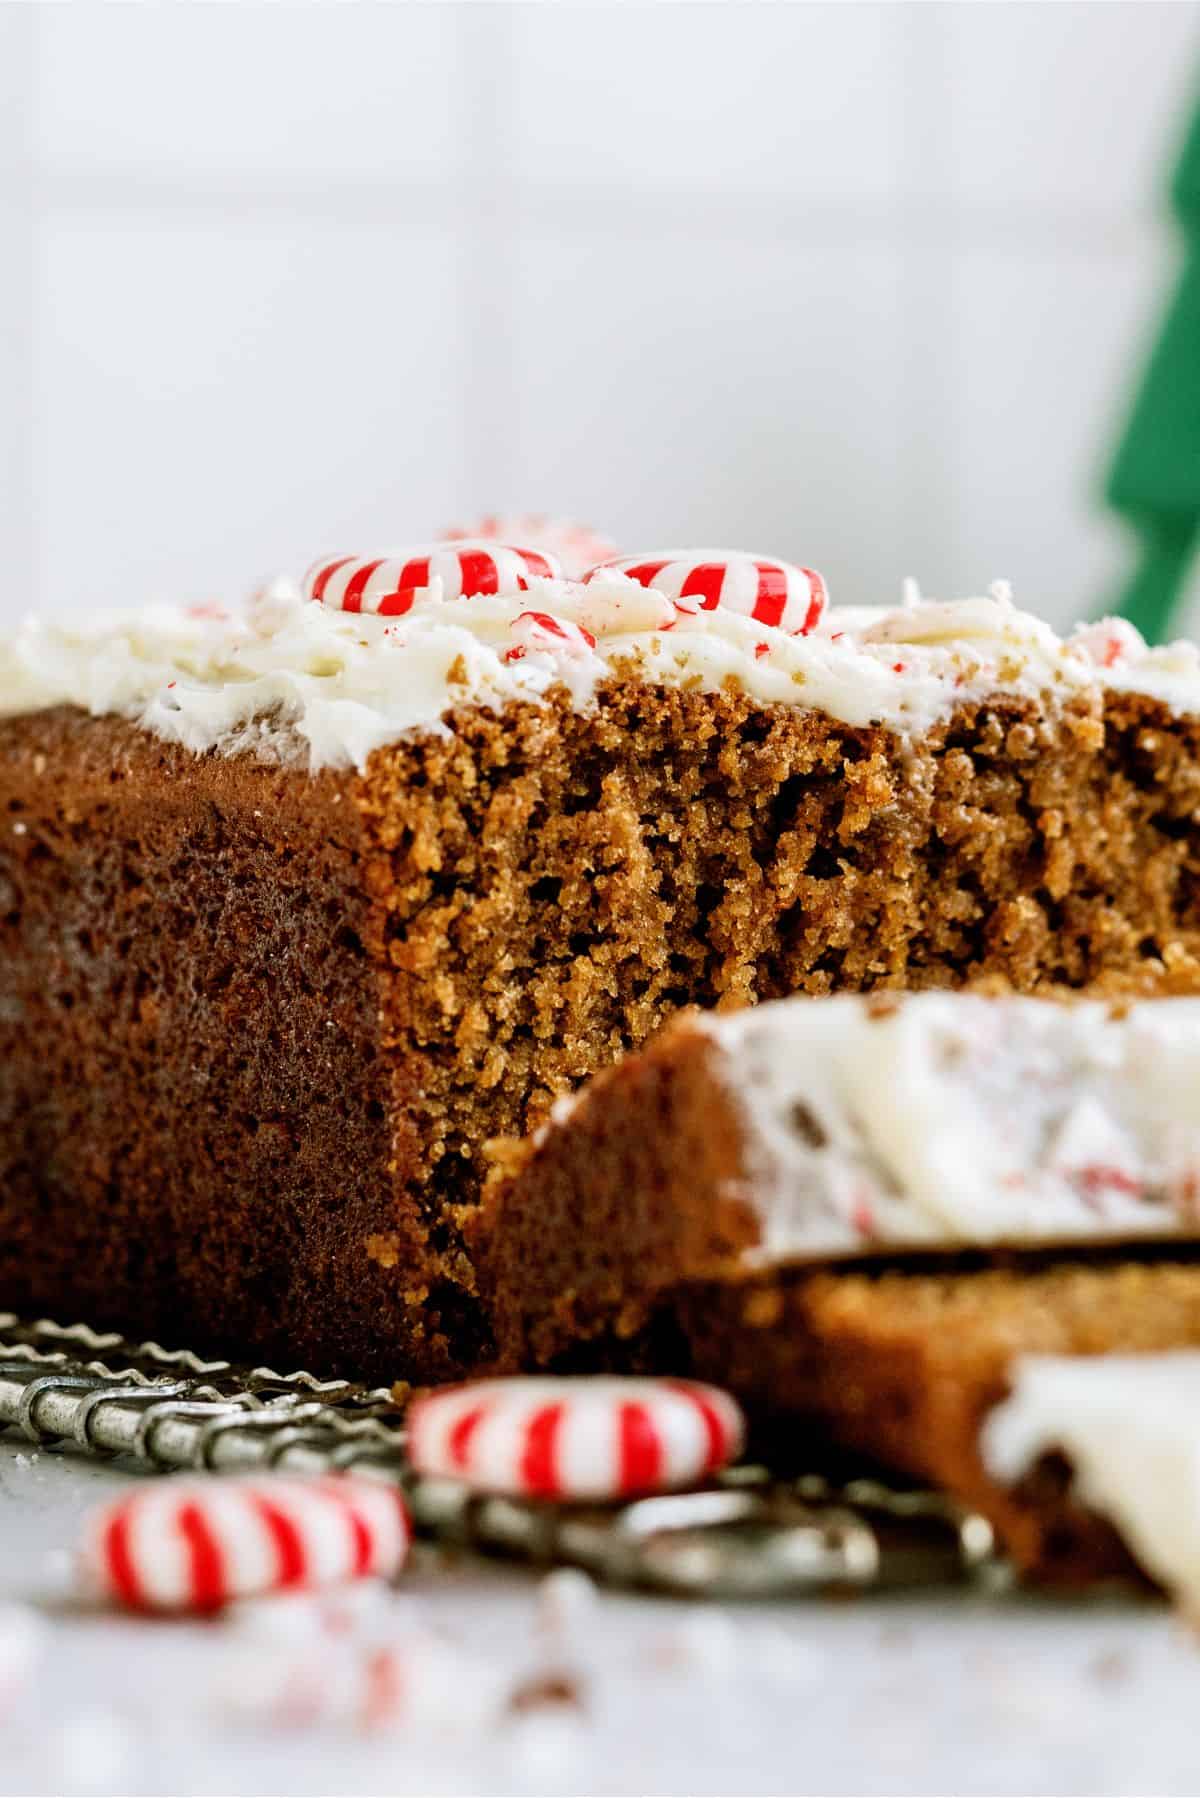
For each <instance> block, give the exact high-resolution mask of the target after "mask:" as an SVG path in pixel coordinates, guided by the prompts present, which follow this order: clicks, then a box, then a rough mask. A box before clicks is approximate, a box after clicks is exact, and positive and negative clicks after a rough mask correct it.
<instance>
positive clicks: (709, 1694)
mask: <svg viewBox="0 0 1200 1798" xmlns="http://www.w3.org/2000/svg"><path fill="white" fill-rule="evenodd" d="M142 1477H147V1476H139V1475H136V1474H133V1475H130V1474H126V1473H123V1472H120V1471H118V1470H117V1469H115V1468H113V1467H105V1466H100V1465H92V1464H90V1463H87V1462H85V1461H83V1460H81V1459H79V1458H77V1457H75V1456H73V1455H70V1454H67V1453H63V1454H61V1455H60V1454H58V1453H54V1452H50V1451H47V1450H45V1449H41V1450H34V1449H32V1448H31V1447H30V1446H29V1445H27V1444H25V1445H22V1444H21V1443H20V1442H19V1441H18V1440H16V1439H14V1438H13V1437H11V1436H7V1437H5V1438H3V1439H0V1600H5V1601H7V1600H14V1599H15V1600H21V1601H30V1602H35V1603H37V1604H38V1605H39V1608H40V1609H41V1611H42V1614H43V1616H44V1617H45V1618H46V1647H45V1651H44V1652H43V1654H42V1656H41V1658H40V1661H39V1662H38V1664H37V1667H36V1671H35V1674H34V1677H33V1679H32V1682H31V1684H30V1685H28V1686H27V1688H26V1689H25V1691H24V1692H23V1693H22V1694H19V1695H18V1696H17V1697H16V1698H14V1699H13V1700H11V1701H10V1703H9V1706H8V1709H7V1712H6V1713H5V1714H4V1717H3V1723H4V1728H5V1739H4V1751H3V1755H2V1756H0V1791H3V1792H11V1793H61V1794H70V1793H74V1792H81V1793H105V1794H107V1793H171V1794H185V1793H231V1792H232V1793H239V1794H254V1793H293V1792H295V1793H334V1792H336V1793H344V1794H352V1793H376V1792H378V1793H397V1794H398V1793H472V1794H491V1793H524V1792H528V1793H554V1792H563V1793H632V1794H651V1793H680V1794H693V1795H697V1798H698V1795H699V1794H703V1793H743V1792H744V1793H760V1792H761V1793H776V1792H778V1793H809V1792H814V1793H815V1792H821V1793H843V1792H844V1793H920V1794H936V1793H955V1794H966V1793H976V1792H978V1793H1022V1794H1033V1793H1055V1794H1060V1795H1065V1794H1068V1793H1135V1792H1151V1791H1152V1792H1161V1793H1168V1792H1169V1793H1176V1792H1178V1793H1195V1792H1197V1791H1200V1732H1198V1731H1197V1728H1196V1719H1197V1716H1198V1715H1200V1646H1197V1644H1196V1643H1195V1642H1194V1641H1193V1640H1192V1638H1191V1637H1190V1635H1189V1634H1188V1633H1187V1632H1186V1631H1185V1630H1184V1628H1183V1627H1182V1625H1181V1624H1180V1623H1179V1622H1177V1621H1176V1620H1175V1619H1174V1618H1173V1617H1172V1616H1171V1614H1170V1612H1169V1611H1168V1609H1167V1607H1166V1606H1165V1605H1162V1604H1155V1603H1152V1602H1148V1601H1147V1602H1133V1601H1130V1602H1119V1601H1113V1600H1111V1599H1109V1600H1105V1601H1103V1602H1090V1603H1083V1602H1077V1603H1073V1604H1068V1603H1062V1602H1056V1603H1051V1602H1047V1601H1043V1600H1034V1599H1031V1598H1029V1597H1022V1596H1019V1595H1007V1596H999V1595H988V1594H984V1593H965V1592H964V1593H946V1594H943V1595H940V1596H893V1597H880V1598H869V1597H864V1598H855V1599H848V1600H841V1601H837V1600H829V1599H823V1600H811V1601H803V1602H790V1603H787V1604H778V1605H769V1606H732V1605H724V1606H720V1607H709V1606H694V1605H688V1604H677V1603H672V1602H669V1601H658V1600H652V1599H642V1598H630V1597H625V1596H622V1595H616V1594H600V1595H598V1596H597V1597H596V1599H595V1601H594V1602H593V1603H585V1604H583V1605H582V1607H581V1609H580V1611H579V1612H578V1613H577V1614H576V1615H575V1617H574V1620H573V1621H570V1622H568V1623H567V1624H566V1625H560V1626H559V1627H558V1629H557V1630H554V1629H548V1628H547V1625H546V1623H545V1621H544V1618H545V1611H546V1602H547V1601H546V1597H545V1595H544V1594H542V1595H539V1580H538V1578H537V1576H535V1575H532V1574H530V1575H526V1574H525V1573H524V1572H522V1571H520V1570H515V1569H507V1568H500V1567H489V1566H480V1565H479V1564H478V1563H476V1562H470V1561H462V1562H459V1563H456V1564H453V1565H445V1564H441V1563H435V1562H434V1561H433V1559H432V1557H429V1558H426V1557H418V1561H417V1563H416V1564H414V1565H413V1566H412V1567H411V1569H410V1570H409V1571H408V1573H407V1574H406V1575H405V1579H404V1585H403V1595H400V1596H398V1597H397V1598H396V1599H395V1600H393V1599H391V1598H390V1597H389V1598H385V1600H384V1607H385V1612H384V1616H383V1625H384V1626H385V1627H386V1628H388V1629H390V1628H391V1627H392V1615H391V1613H392V1608H393V1607H394V1608H395V1629H396V1631H397V1632H398V1634H399V1635H400V1636H403V1635H404V1633H405V1632H408V1633H409V1634H410V1635H411V1633H412V1631H413V1629H414V1628H420V1629H421V1630H423V1631H425V1632H427V1633H428V1632H434V1633H436V1634H437V1635H439V1636H441V1637H443V1638H444V1639H445V1642H446V1643H447V1644H448V1645H449V1646H448V1648H447V1651H446V1652H447V1655H448V1656H454V1657H458V1656H461V1662H462V1675H461V1684H462V1691H463V1694H464V1708H465V1709H468V1710H469V1709H471V1708H477V1707H473V1706H472V1705H471V1704H470V1703H469V1702H468V1699H469V1696H470V1694H471V1693H472V1692H473V1691H474V1690H475V1673H474V1670H475V1669H478V1668H480V1667H484V1666H486V1667H489V1668H491V1669H504V1670H505V1678H506V1679H509V1680H510V1681H511V1683H512V1684H516V1683H519V1682H520V1681H521V1679H522V1678H524V1677H527V1676H529V1675H530V1670H531V1669H532V1672H533V1674H534V1675H536V1674H537V1673H538V1672H539V1671H546V1670H548V1671H549V1672H552V1673H553V1672H556V1671H559V1670H563V1669H569V1670H570V1672H571V1675H572V1678H573V1679H574V1681H575V1683H576V1685H577V1687H578V1691H579V1695H580V1699H581V1702H580V1703H579V1704H578V1705H570V1704H562V1703H559V1704H549V1703H547V1704H543V1705H539V1706H536V1707H535V1708H533V1709H530V1710H526V1711H523V1712H521V1713H520V1714H518V1715H516V1716H513V1715H510V1714H506V1715H503V1716H502V1717H501V1718H500V1720H499V1721H489V1722H487V1723H481V1722H480V1721H478V1720H477V1719H476V1720H458V1719H456V1717H455V1715H454V1713H455V1712H456V1711H457V1709H458V1704H457V1699H456V1697H455V1696H454V1695H453V1694H451V1699H452V1702H451V1703H450V1704H449V1706H448V1711H449V1713H450V1714H448V1715H447V1716H444V1717H442V1718H440V1719H439V1718H438V1717H436V1716H435V1717H432V1718H430V1717H426V1718H425V1720H423V1721H421V1722H419V1723H417V1724H410V1725H408V1726H399V1727H396V1728H395V1729H394V1730H392V1731H389V1732H387V1733H384V1734H379V1733H376V1734H374V1735H368V1734H364V1733H362V1732H361V1731H359V1730H355V1729H352V1728H350V1727H345V1726H343V1727H337V1726H333V1725H323V1726H316V1725H307V1726H303V1727H295V1728H292V1729H291V1730H285V1729H282V1728H280V1727H278V1726H271V1725H268V1724H255V1723H247V1722H244V1721H242V1720H240V1719H239V1718H238V1717H237V1716H236V1715H235V1714H234V1711H233V1709H232V1707H231V1705H230V1704H229V1703H228V1701H227V1699H226V1698H225V1697H223V1696H221V1688H222V1686H228V1683H229V1678H230V1673H231V1670H232V1672H233V1674H234V1676H235V1677H236V1674H237V1669H238V1667H239V1666H240V1665H243V1664H244V1657H245V1656H246V1654H247V1652H248V1651H249V1652H250V1653H251V1654H252V1655H253V1656H254V1657H255V1658H257V1657H258V1656H259V1655H262V1656H268V1655H272V1654H277V1653H286V1652H292V1651H293V1649H294V1647H295V1646H296V1644H290V1645H289V1644H287V1643H282V1644H281V1643H273V1642H271V1641H268V1640H265V1639H263V1638H261V1637H258V1636H251V1635H248V1634H247V1632H245V1631H242V1632H241V1633H239V1632H238V1630H237V1629H236V1627H233V1626H229V1625H224V1624H207V1625H205V1624H196V1623H177V1622H150V1621H141V1620H137V1619H129V1618H122V1617H118V1616H112V1615H105V1614H98V1613H95V1612H92V1613H88V1612H81V1611H80V1610H79V1609H78V1608H77V1607H73V1606H72V1605H71V1604H69V1603H67V1602H65V1601H64V1600H63V1598H62V1596H61V1594H62V1592H63V1589H64V1586H65V1577H64V1575H65V1567H66V1554H65V1551H68V1550H69V1549H70V1548H71V1546H72V1544H73V1543H74V1542H75V1541H76V1539H77V1533H78V1524H79V1519H80V1516H81V1513H82V1512H83V1511H84V1509H85V1508H86V1507H87V1506H88V1505H90V1504H93V1503H95V1502H96V1501H97V1500H99V1499H100V1498H101V1497H103V1496H104V1495H106V1494H109V1493H111V1492H113V1491H114V1490H116V1489H118V1488H119V1487H120V1486H121V1485H122V1484H123V1483H125V1482H128V1481H129V1480H130V1479H137V1478H142ZM56 1593H57V1594H58V1597H57V1598H56V1597H55V1596H54V1595H55V1594H56ZM586 1596H587V1595H586V1593H585V1594H584V1597H585V1598H586ZM0 1616H2V1613H0ZM539 1617H541V1618H542V1619H543V1621H542V1622H541V1623H539V1621H538V1620H539ZM378 1625H379V1620H378V1619H377V1620H376V1626H377V1627H378ZM285 1633H286V1632H285ZM248 1643H249V1644H250V1647H249V1650H248V1648H247V1644H248ZM0 1645H2V1630H0ZM239 1655H240V1656H242V1657H243V1660H242V1661H239V1660H238V1658H237V1657H238V1656H239ZM455 1664H457V1663H455ZM456 1678H457V1675H456Z"/></svg>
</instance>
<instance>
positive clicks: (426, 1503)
mask: <svg viewBox="0 0 1200 1798" xmlns="http://www.w3.org/2000/svg"><path fill="white" fill-rule="evenodd" d="M4 1427H12V1428H15V1429H17V1430H19V1431H20V1432H21V1433H22V1434H23V1435H24V1436H25V1437H27V1438H28V1439H29V1440H30V1441H31V1442H36V1443H39V1444H42V1445H64V1446H68V1447H74V1448H75V1449H77V1450H79V1451H81V1452H83V1453H85V1454H89V1455H93V1456H113V1455H124V1456H130V1457H132V1458H133V1459H134V1460H135V1461H137V1462H139V1463H140V1464H141V1465H142V1466H143V1467H145V1468H147V1469H153V1470H155V1471H159V1472H168V1471H173V1470H178V1469H190V1470H192V1471H201V1472H203V1471H207V1472H230V1473H231V1472H247V1471H250V1470H254V1469H258V1470H262V1469H265V1468H276V1469H281V1470H283V1469H286V1470H287V1471H289V1472H295V1473H325V1472H328V1471H330V1470H332V1469H341V1470H345V1469H349V1468H353V1469H354V1470H355V1471H357V1472H369V1473H371V1474H373V1475H375V1476H376V1477H378V1478H383V1479H392V1480H395V1481H396V1482H397V1483H398V1484H399V1485H401V1486H402V1487H403V1488H404V1491H405V1493H406V1496H407V1498H408V1501H409V1504H410V1506H411V1508H412V1512H413V1516H414V1520H415V1523H416V1527H417V1530H418V1532H419V1533H420V1534H421V1535H423V1536H424V1537H426V1538H428V1539H431V1540H432V1541H433V1542H435V1543H437V1544H441V1545H442V1546H444V1547H452V1548H456V1549H460V1550H468V1551H473V1552H476V1553H481V1554H488V1555H504V1556H507V1557H509V1558H516V1559H520V1560H524V1561H528V1562H533V1563H536V1564H539V1565H542V1566H551V1565H555V1564H561V1563H564V1562H565V1563H567V1564H570V1565H574V1566H578V1567H582V1568H584V1569H585V1570H586V1571H587V1572H589V1573H591V1574H593V1575H595V1576H596V1577H597V1578H599V1579H601V1580H604V1581H605V1582H606V1583H609V1584H614V1585H622V1586H632V1587H640V1588H643V1589H649V1590H655V1591H659V1592H673V1593H677V1594H681V1595H686V1596H689V1597H694V1598H703V1597H710V1598H749V1597H763V1598H765V1597H783V1596H788V1595H796V1594H803V1593H812V1592H820V1591H825V1590H830V1589H835V1590H836V1589H838V1588H841V1589H851V1590H860V1591H861V1590H864V1589H872V1588H875V1589H878V1588H885V1587H896V1586H901V1585H909V1586H911V1585H935V1584H944V1583H946V1582H948V1581H963V1580H968V1579H978V1578H981V1577H982V1578H989V1579H990V1578H992V1577H994V1576H995V1575H996V1573H997V1572H998V1570H999V1562H998V1559H997V1556H996V1551H995V1544H994V1541H993V1537H992V1531H991V1526H990V1525H989V1524H988V1522H987V1521H986V1519H985V1518H983V1517H981V1516H979V1515H978V1514H977V1513H975V1512H968V1511H964V1510H962V1509H961V1508H960V1507H958V1506H956V1505H955V1504H954V1503H953V1502H952V1501H951V1500H949V1499H947V1498H945V1497H943V1496H942V1495H940V1494H938V1493H935V1492H927V1491H901V1490H898V1489H895V1488H893V1487H890V1486H885V1485H882V1484H879V1483H878V1482H876V1481H873V1480H853V1481H850V1482H848V1483H835V1482H833V1481H831V1480H829V1479H827V1478H825V1477H824V1476H822V1475H819V1474H813V1475H808V1476H804V1477H799V1478H796V1477H789V1478H786V1479H784V1478H780V1477H778V1476H777V1475H775V1474H772V1472H771V1471H770V1470H769V1469H768V1468H766V1467H761V1466H757V1465H745V1464H743V1465H740V1466H737V1467H733V1468H730V1469H729V1470H728V1472H726V1473H725V1474H723V1475H721V1476H720V1477H719V1478H718V1479H717V1480H716V1481H714V1482H713V1483H712V1484H711V1485H709V1486H707V1487H705V1488H704V1489H702V1490H700V1491H695V1492H685V1493H679V1494H675V1495H672V1496H669V1497H661V1498H646V1499H640V1500H636V1501H634V1502H632V1503H627V1504H623V1505H611V1506H601V1505H586V1506H584V1505H571V1506H568V1505H551V1504H543V1503H534V1502H527V1501H519V1500H514V1499H508V1498H494V1497H493V1498H489V1497H480V1496H478V1495H474V1494H472V1493H470V1492H468V1491H467V1490H466V1489H465V1488H464V1487H463V1486H461V1485H459V1484H458V1483H457V1482H455V1481H450V1480H436V1479H427V1478H424V1477H421V1476H419V1475H417V1474H416V1473H414V1472H413V1470H412V1468H411V1467H410V1466H409V1464H408V1461H407V1458H406V1455H405V1433H404V1419H403V1412H402V1410H401V1409H400V1407H399V1406H398V1405H397V1404H396V1403H395V1401H394V1398H393V1395H392V1393H391V1392H390V1391H389V1390H388V1389H387V1388H386V1387H375V1388H368V1387H365V1386H359V1385H355V1384H353V1383H351V1382H350V1381H346V1380H320V1379H317V1378H316V1377H315V1376H314V1375H312V1374H308V1373H292V1374H278V1373H276V1372H274V1370H273V1369H271V1368H266V1367H254V1368H246V1367H237V1366H234V1365H233V1364H231V1363H230V1362H228V1361H204V1360H201V1358H200V1357H199V1356H198V1355H194V1354H192V1353H191V1352H190V1351H189V1350H187V1349H176V1350H170V1349H164V1348H162V1347H161V1346H160V1345H159V1344H158V1343H156V1342H143V1343H139V1344H133V1343H130V1342H127V1341H126V1340H125V1339H124V1338H123V1337H121V1336H119V1335H116V1334H113V1333H108V1334H99V1333H97V1332H96V1331H95V1330H91V1329H89V1328H88V1327H87V1326H86V1325H84V1324H74V1325H70V1326H63V1325H60V1324H55V1323H51V1322H50V1321H48V1320H47V1319H45V1318H39V1319H38V1320H36V1321H34V1322H23V1321H22V1320H21V1319H20V1318H18V1317H16V1316H15V1315H14V1314H13V1313H11V1312H0V1428H4Z"/></svg>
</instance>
